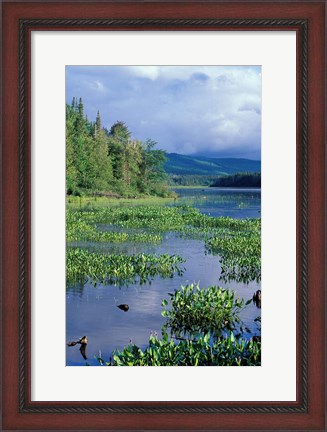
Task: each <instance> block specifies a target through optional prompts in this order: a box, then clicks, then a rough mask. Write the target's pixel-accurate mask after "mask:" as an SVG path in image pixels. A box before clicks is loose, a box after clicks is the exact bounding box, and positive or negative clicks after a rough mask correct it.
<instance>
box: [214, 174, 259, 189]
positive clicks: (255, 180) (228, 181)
mask: <svg viewBox="0 0 327 432" xmlns="http://www.w3.org/2000/svg"><path fill="white" fill-rule="evenodd" d="M211 186H213V187H257V188H259V187H261V173H259V172H256V173H250V172H244V173H237V174H232V175H228V176H222V177H219V178H218V179H217V180H216V181H215V182H214V183H213V184H212V185H211Z"/></svg>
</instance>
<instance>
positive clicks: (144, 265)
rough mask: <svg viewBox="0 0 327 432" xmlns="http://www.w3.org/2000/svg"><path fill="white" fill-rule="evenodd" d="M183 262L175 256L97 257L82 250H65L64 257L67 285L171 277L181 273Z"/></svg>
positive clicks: (97, 255)
mask: <svg viewBox="0 0 327 432" xmlns="http://www.w3.org/2000/svg"><path fill="white" fill-rule="evenodd" d="M183 262H184V260H183V259H182V258H181V257H179V256H177V255H168V254H163V255H146V254H138V255H123V254H117V255H114V254H101V253H93V252H89V251H87V250H85V249H80V248H74V249H68V250H67V254H66V281H67V283H68V284H69V283H74V282H80V281H81V280H85V279H86V280H89V281H91V282H92V283H94V284H97V283H102V284H119V283H126V282H135V281H136V280H138V281H139V282H140V283H144V282H146V281H149V280H151V279H152V278H154V277H155V276H157V275H159V276H161V277H173V275H174V274H175V273H177V274H182V273H183V270H182V269H180V268H179V265H180V264H181V263H183Z"/></svg>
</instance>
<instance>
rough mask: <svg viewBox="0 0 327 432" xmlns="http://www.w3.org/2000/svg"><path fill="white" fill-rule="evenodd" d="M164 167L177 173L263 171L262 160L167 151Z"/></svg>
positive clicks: (216, 173) (213, 173)
mask: <svg viewBox="0 0 327 432" xmlns="http://www.w3.org/2000/svg"><path fill="white" fill-rule="evenodd" d="M166 156H167V162H166V163H165V165H164V169H165V171H166V173H167V174H175V175H214V176H216V175H217V176H223V175H229V174H236V173H240V172H261V161H258V160H250V159H237V158H209V157H204V156H187V155H181V154H178V153H167V155H166Z"/></svg>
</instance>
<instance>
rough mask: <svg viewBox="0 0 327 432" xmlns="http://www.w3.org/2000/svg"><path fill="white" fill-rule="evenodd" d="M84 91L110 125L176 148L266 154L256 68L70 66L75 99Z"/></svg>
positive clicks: (92, 109) (89, 107) (88, 105)
mask: <svg viewBox="0 0 327 432" xmlns="http://www.w3.org/2000/svg"><path fill="white" fill-rule="evenodd" d="M72 96H78V97H79V96H82V98H83V100H84V103H85V112H86V113H87V114H88V116H89V118H95V115H96V111H97V110H98V109H99V110H100V113H101V116H102V123H103V124H104V125H106V126H108V127H110V125H111V124H112V123H114V122H115V121H116V120H123V121H125V122H126V124H127V125H128V126H129V128H130V130H131V131H132V133H133V135H134V136H135V137H137V138H139V139H141V140H144V139H146V138H147V137H150V138H152V139H154V140H156V141H158V143H159V147H161V148H163V149H166V150H167V151H170V152H181V153H189V154H191V153H202V154H203V153H207V154H209V153H210V154H217V155H224V156H228V155H234V156H236V155H237V154H239V155H241V156H242V157H246V156H248V157H251V158H260V134H261V115H260V113H261V70H260V68H259V67H250V66H131V67H126V66H124V67H70V68H69V71H68V73H67V100H68V101H70V100H71V98H72Z"/></svg>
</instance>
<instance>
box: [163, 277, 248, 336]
mask: <svg viewBox="0 0 327 432" xmlns="http://www.w3.org/2000/svg"><path fill="white" fill-rule="evenodd" d="M169 297H170V302H168V300H166V299H164V300H163V301H162V306H163V308H164V310H163V311H162V315H163V316H164V317H166V318H167V322H166V324H165V326H166V327H169V328H170V329H171V332H172V333H173V334H176V335H181V334H182V335H183V334H186V333H188V334H192V335H194V334H199V333H203V334H205V333H208V332H211V333H213V334H214V335H220V334H221V332H222V331H223V330H229V331H232V330H236V328H237V327H241V331H243V327H242V322H241V320H240V318H239V313H240V312H241V310H242V309H243V308H244V306H246V305H247V304H249V303H251V302H252V299H250V300H248V301H247V302H246V303H245V302H244V300H243V299H239V298H235V293H234V291H229V290H226V289H223V288H220V287H217V286H211V287H207V288H204V289H200V287H199V284H190V285H186V286H182V287H181V289H180V290H175V292H174V293H169Z"/></svg>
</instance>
